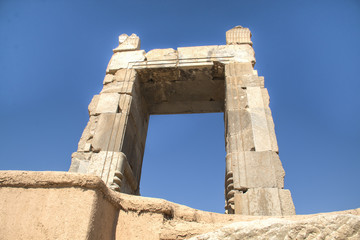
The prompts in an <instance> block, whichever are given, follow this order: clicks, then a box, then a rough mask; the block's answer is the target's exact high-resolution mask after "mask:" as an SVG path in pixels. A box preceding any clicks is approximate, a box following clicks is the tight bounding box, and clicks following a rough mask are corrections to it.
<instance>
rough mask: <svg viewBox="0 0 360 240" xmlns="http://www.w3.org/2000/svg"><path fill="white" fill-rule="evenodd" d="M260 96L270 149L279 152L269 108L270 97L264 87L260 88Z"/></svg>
mask: <svg viewBox="0 0 360 240" xmlns="http://www.w3.org/2000/svg"><path fill="white" fill-rule="evenodd" d="M261 92H262V97H263V100H264V106H265V109H264V110H265V115H266V121H267V125H268V129H269V136H270V142H271V149H272V151H275V152H279V147H278V144H277V139H276V134H275V125H274V120H273V117H272V114H271V110H270V108H269V103H270V97H269V93H268V91H267V89H266V88H264V89H261Z"/></svg>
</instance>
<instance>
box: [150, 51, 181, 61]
mask: <svg viewBox="0 0 360 240" xmlns="http://www.w3.org/2000/svg"><path fill="white" fill-rule="evenodd" d="M145 57H146V60H147V61H150V62H151V61H159V62H162V61H164V60H177V59H178V54H177V51H176V50H175V49H173V48H165V49H154V50H151V51H149V52H148V53H146V55H145Z"/></svg>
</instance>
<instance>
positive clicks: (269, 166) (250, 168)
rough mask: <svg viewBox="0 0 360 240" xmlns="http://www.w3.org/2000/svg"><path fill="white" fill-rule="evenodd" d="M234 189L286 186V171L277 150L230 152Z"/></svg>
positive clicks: (227, 156)
mask: <svg viewBox="0 0 360 240" xmlns="http://www.w3.org/2000/svg"><path fill="white" fill-rule="evenodd" d="M226 158H227V159H228V158H231V165H232V166H231V169H232V173H233V178H234V180H233V182H234V189H237V190H242V191H244V190H245V191H246V190H247V189H249V188H259V187H262V188H284V177H285V171H284V169H283V167H282V164H281V161H280V159H279V156H278V154H277V153H276V152H272V151H265V152H254V151H245V152H237V153H229V154H227V155H226Z"/></svg>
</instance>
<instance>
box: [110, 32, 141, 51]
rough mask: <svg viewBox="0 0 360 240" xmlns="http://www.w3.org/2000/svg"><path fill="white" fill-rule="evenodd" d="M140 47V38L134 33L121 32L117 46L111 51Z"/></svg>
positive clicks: (130, 49) (137, 48)
mask: <svg viewBox="0 0 360 240" xmlns="http://www.w3.org/2000/svg"><path fill="white" fill-rule="evenodd" d="M139 49H140V38H139V37H138V36H137V35H136V34H135V33H133V34H131V35H130V36H128V35H127V34H121V35H120V36H119V46H118V47H117V48H115V49H113V52H114V53H115V52H122V51H132V50H139Z"/></svg>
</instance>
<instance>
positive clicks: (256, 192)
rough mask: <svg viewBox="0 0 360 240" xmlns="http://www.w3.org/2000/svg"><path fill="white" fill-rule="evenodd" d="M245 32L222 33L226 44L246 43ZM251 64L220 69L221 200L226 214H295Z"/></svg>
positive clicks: (266, 103)
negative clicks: (222, 97) (222, 92)
mask: <svg viewBox="0 0 360 240" xmlns="http://www.w3.org/2000/svg"><path fill="white" fill-rule="evenodd" d="M250 37H251V33H250V30H249V29H247V28H243V27H241V26H238V27H235V28H233V29H231V30H229V31H228V32H227V33H226V43H227V44H228V45H232V44H236V45H238V44H249V45H252V42H251V39H250ZM254 64H255V63H252V62H234V61H232V62H230V63H228V64H226V65H225V113H224V114H225V144H226V152H227V155H226V176H225V198H226V206H225V208H226V211H227V212H228V213H235V214H244V215H291V214H295V208H294V205H293V202H292V198H291V194H290V191H289V190H284V189H283V188H284V176H285V172H284V169H283V167H282V164H281V162H280V159H279V156H278V145H277V141H276V136H275V131H274V123H273V119H272V116H271V111H270V108H269V95H268V92H267V90H266V88H264V78H263V77H259V76H258V75H257V71H256V70H254V69H253V66H254Z"/></svg>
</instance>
